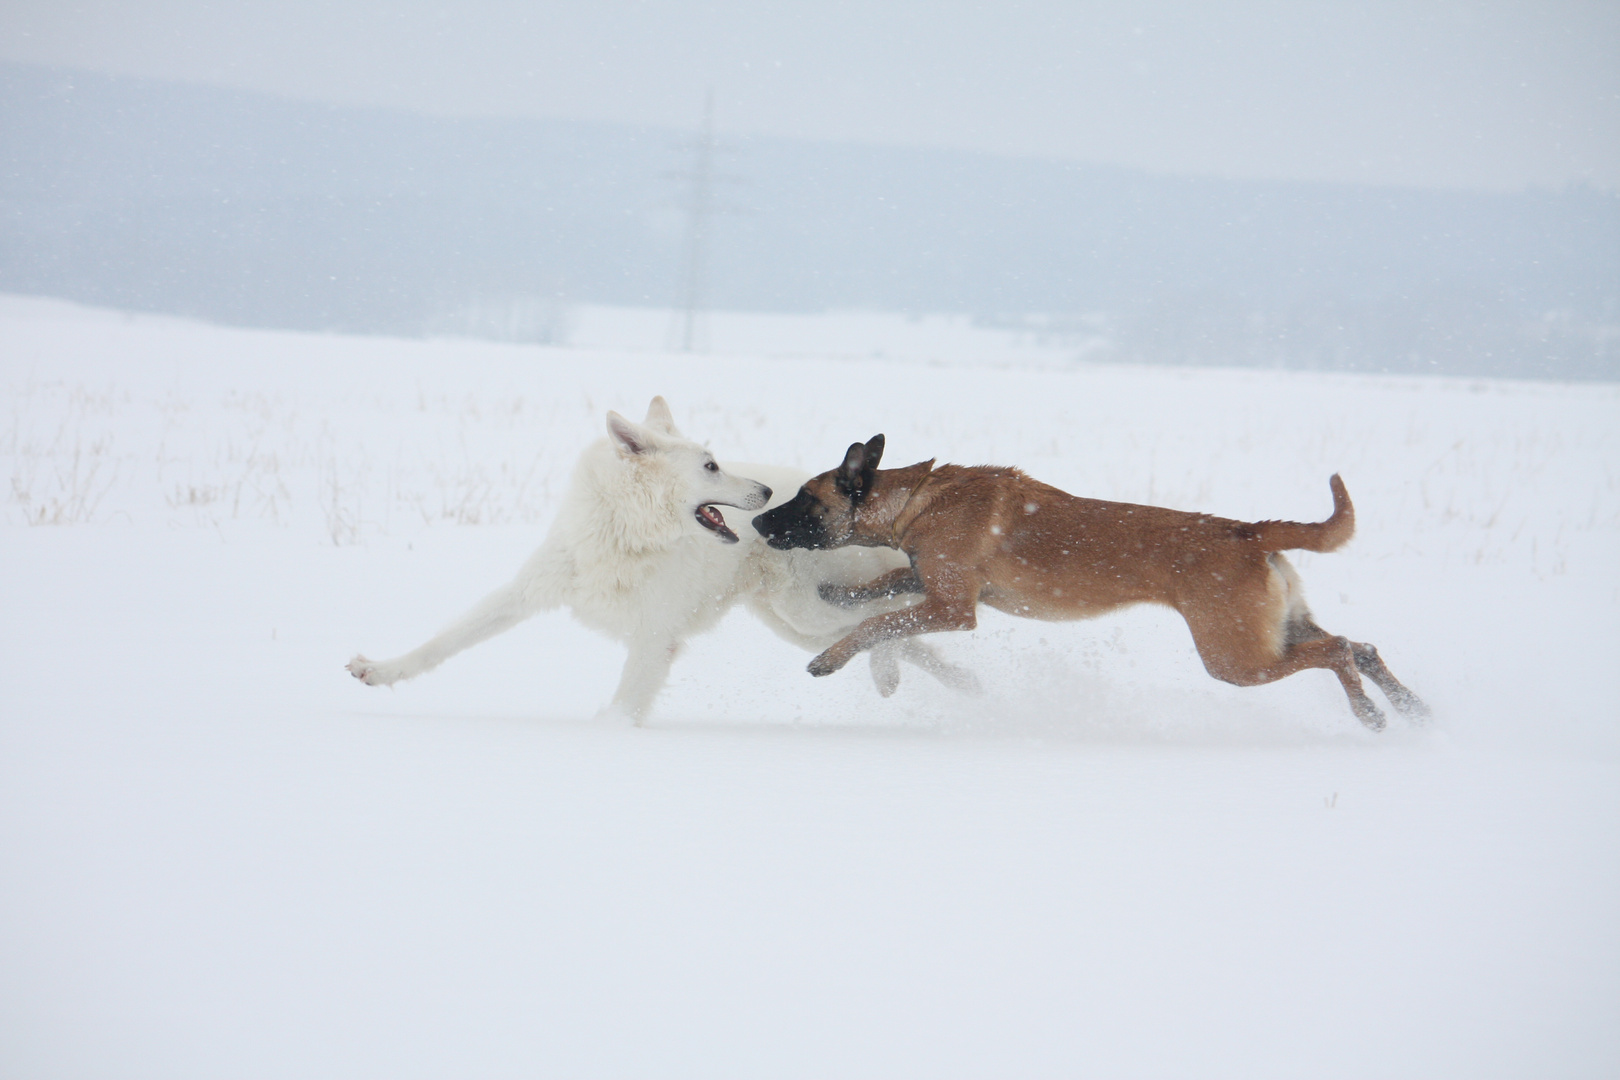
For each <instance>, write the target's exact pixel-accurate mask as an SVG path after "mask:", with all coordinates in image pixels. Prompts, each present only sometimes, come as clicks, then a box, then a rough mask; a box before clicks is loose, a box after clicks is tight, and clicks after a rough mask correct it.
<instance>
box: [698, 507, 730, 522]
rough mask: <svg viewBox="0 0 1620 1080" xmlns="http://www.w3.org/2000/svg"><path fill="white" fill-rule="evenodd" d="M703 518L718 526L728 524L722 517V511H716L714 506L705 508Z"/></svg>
mask: <svg viewBox="0 0 1620 1080" xmlns="http://www.w3.org/2000/svg"><path fill="white" fill-rule="evenodd" d="M703 516H704V517H706V518H708V519H709V520H710V521H712V522H714V523H715V524H716V525H724V524H725V523H726V519H725V518H723V517H721V516H720V511H718V510H716V509H715V508H714V507H712V506H705V507H704V508H703Z"/></svg>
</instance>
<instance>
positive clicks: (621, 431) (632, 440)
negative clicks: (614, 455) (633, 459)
mask: <svg viewBox="0 0 1620 1080" xmlns="http://www.w3.org/2000/svg"><path fill="white" fill-rule="evenodd" d="M607 429H608V435H609V436H610V437H611V438H612V439H613V441H614V443H615V444H616V445H617V446H618V448H619V452H620V453H623V454H645V453H646V452H647V451H648V450H650V449H651V448H652V432H650V431H648V430H647V429H646V428H644V427H642V426H641V425H640V424H632V423H631V422H630V421H628V420H626V419H625V418H624V417H622V416H620V415H619V414H618V413H616V412H612V411H611V410H610V411H609V412H608V416H607Z"/></svg>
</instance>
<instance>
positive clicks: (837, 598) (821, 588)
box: [816, 581, 860, 608]
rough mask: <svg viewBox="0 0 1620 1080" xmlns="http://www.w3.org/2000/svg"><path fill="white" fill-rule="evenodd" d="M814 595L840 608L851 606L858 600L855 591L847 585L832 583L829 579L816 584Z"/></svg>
mask: <svg viewBox="0 0 1620 1080" xmlns="http://www.w3.org/2000/svg"><path fill="white" fill-rule="evenodd" d="M816 595H817V596H819V597H821V599H822V600H823V601H825V602H826V603H829V604H832V605H834V606H836V607H841V608H852V607H854V606H855V605H856V604H858V603H859V602H860V600H859V598H858V597H857V596H856V595H855V591H854V590H853V589H851V588H850V587H849V586H847V585H834V584H833V583H832V582H830V581H823V582H822V583H821V584H820V585H817V586H816Z"/></svg>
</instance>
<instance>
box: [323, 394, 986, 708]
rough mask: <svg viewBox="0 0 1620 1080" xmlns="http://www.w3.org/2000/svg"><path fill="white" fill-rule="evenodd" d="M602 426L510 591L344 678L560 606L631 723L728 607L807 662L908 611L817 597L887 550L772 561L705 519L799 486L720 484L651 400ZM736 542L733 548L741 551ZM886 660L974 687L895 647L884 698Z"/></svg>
mask: <svg viewBox="0 0 1620 1080" xmlns="http://www.w3.org/2000/svg"><path fill="white" fill-rule="evenodd" d="M607 427H608V435H609V438H607V439H604V440H601V441H600V442H597V443H595V444H594V445H592V446H591V447H590V448H588V449H587V450H586V451H585V453H584V454H583V455H581V457H580V460H579V464H578V466H577V467H576V468H575V471H574V479H573V483H572V485H571V486H570V488H569V490H568V493H567V494H566V495H565V496H564V497H563V504H562V507H561V509H560V510H559V512H558V514H557V520H556V522H555V524H553V525H552V527H551V532H550V533H549V534H548V535H547V536H546V539H545V542H544V543H543V544H542V545H541V546H540V549H539V550H538V551H536V552H535V553H534V554H533V555H532V556H530V557H529V560H528V562H526V563H525V564H524V565H523V568H522V569H521V570H519V571H518V573H517V576H516V577H515V578H513V579H512V580H511V581H510V582H509V583H507V584H506V585H504V586H503V587H501V588H499V589H497V590H495V591H494V592H493V593H490V594H489V595H488V596H486V597H485V598H484V599H483V600H481V601H479V602H478V604H476V605H475V606H474V607H473V608H472V610H470V611H468V612H467V613H466V614H465V615H463V616H462V617H461V618H459V619H457V620H456V621H455V622H454V623H452V624H450V626H448V627H446V628H445V630H444V631H443V632H441V633H440V634H439V635H438V636H437V637H434V638H433V639H432V640H430V641H428V642H426V643H424V644H423V645H421V646H419V647H417V648H416V649H413V650H411V651H410V652H408V653H406V654H405V655H403V656H400V657H397V658H395V659H393V660H367V659H366V658H365V657H364V656H356V657H355V658H354V659H353V660H351V661H349V672H350V673H351V674H352V675H354V677H355V678H357V679H359V680H361V681H362V682H365V683H367V684H369V685H372V686H389V685H392V684H393V683H395V682H398V681H399V680H401V679H409V678H413V677H415V676H417V675H420V674H422V673H423V672H424V671H430V670H432V669H433V668H435V667H438V666H439V665H440V664H441V663H443V662H444V661H445V660H448V659H449V658H450V657H452V656H454V655H455V654H456V653H458V652H460V651H461V650H463V649H465V648H467V647H469V646H471V645H476V644H478V643H479V642H480V641H484V640H486V639H488V638H491V637H494V636H495V635H496V634H499V633H502V632H503V631H505V630H509V629H511V628H512V627H513V626H516V625H517V624H518V623H520V622H522V621H523V620H524V619H527V618H528V617H529V616H531V615H534V614H536V613H538V612H541V611H547V610H550V609H552V608H555V607H559V606H563V605H566V606H567V607H569V608H571V609H572V610H573V613H574V615H575V616H576V617H577V618H578V619H579V620H580V621H581V622H583V623H584V624H585V625H586V626H589V627H591V628H592V629H595V630H600V631H602V632H603V633H605V634H607V635H608V636H609V637H613V638H616V639H618V640H619V641H623V642H624V643H625V644H626V645H628V646H629V648H630V655H629V657H628V658H626V660H625V662H624V672H623V674H622V675H621V676H620V678H619V688H618V690H617V691H615V692H614V695H613V701H612V703H611V704H610V705H609V706H607V708H606V709H605V710H604V711H605V712H608V713H611V714H616V715H619V716H624V717H628V718H629V719H632V720H634V721H635V722H637V723H640V722H641V720H642V719H643V718H645V717H646V715H647V712H648V710H649V709H650V708H651V707H652V703H653V699H654V698H655V697H656V696H657V694H658V691H659V690H660V689H661V688H662V687H663V685H664V681H665V680H666V679H667V678H668V677H669V668H670V664H671V663H672V662H673V661H674V659H675V654H676V653H677V652H678V651H679V649H680V647H681V644H682V643H683V642H684V641H685V640H686V639H687V638H689V637H691V636H692V635H694V634H698V633H702V632H703V631H705V630H708V629H710V628H712V627H713V626H714V625H715V624H716V623H718V622H719V621H720V619H721V618H722V617H723V616H724V615H725V613H726V612H727V611H728V610H729V609H730V608H731V607H732V605H734V604H735V603H737V602H738V601H739V600H742V601H745V602H746V603H747V604H748V606H749V607H750V608H751V609H752V610H753V611H754V613H755V614H757V615H758V616H759V617H760V618H761V619H763V620H764V621H765V623H766V624H767V625H768V626H770V627H771V629H772V630H774V631H776V632H777V633H778V634H779V635H781V636H782V637H784V638H786V639H787V640H789V641H791V642H793V643H794V644H797V645H800V646H802V647H803V648H805V649H808V650H810V651H811V652H819V651H820V650H822V649H825V648H826V647H827V646H829V645H831V644H832V643H833V642H834V641H837V640H838V639H839V638H841V637H842V636H843V635H845V634H847V633H848V632H849V631H851V630H852V629H854V628H855V626H856V625H857V624H859V623H860V621H861V620H862V619H863V618H865V617H866V616H867V615H872V614H876V613H879V612H881V611H884V610H889V609H892V608H895V607H901V606H904V605H905V604H906V603H909V602H912V600H913V599H914V598H911V597H903V598H895V599H892V600H882V601H877V602H875V603H873V604H869V605H866V606H865V608H864V610H861V611H859V612H854V611H850V610H847V609H844V608H839V607H835V606H834V605H832V604H828V603H826V602H824V601H823V600H822V599H821V598H820V595H819V594H818V592H817V589H818V587H819V586H820V585H822V584H823V583H828V584H833V585H848V586H854V585H859V584H864V583H866V582H869V581H871V580H872V579H873V578H875V577H877V576H878V575H880V574H883V573H886V572H888V571H889V570H893V569H895V568H897V567H899V566H903V565H905V557H904V556H903V555H900V554H899V553H898V552H895V551H891V550H889V549H887V548H853V547H851V548H840V549H838V550H835V551H813V552H812V551H777V550H774V549H772V548H771V547H769V546H768V545H766V544H765V543H764V542H763V541H762V540H761V539H760V538H759V536H758V535H757V534H756V532H755V530H754V529H751V528H747V527H746V525H747V522H746V521H738V522H737V525H738V526H739V528H737V529H733V527H732V526H731V525H730V524H728V523H727V521H726V519H725V516H724V515H723V514H722V513H721V512H720V511H719V510H718V509H717V507H721V506H726V507H733V508H735V510H734V511H733V513H734V514H735V512H736V511H746V512H748V514H749V516H752V513H753V512H754V511H758V510H762V509H764V508H765V507H767V506H769V505H773V503H772V502H771V500H772V497H773V495H774V496H775V498H776V501H777V502H781V501H783V500H785V499H787V498H790V497H792V495H793V494H794V493H795V492H796V491H798V489H799V485H800V484H801V483H803V482H804V481H805V480H807V479H809V474H808V473H800V472H796V471H794V470H791V469H780V468H775V467H769V466H743V467H742V468H745V469H746V470H747V472H748V475H749V476H750V477H754V476H757V477H759V478H760V479H759V480H756V479H744V478H743V477H741V476H733V475H731V474H730V473H728V472H727V471H726V470H725V469H723V468H721V467H720V465H719V463H718V462H716V461H715V459H714V456H713V455H712V454H710V453H709V451H708V450H706V449H705V448H704V447H702V446H700V445H698V444H697V443H695V442H692V441H691V440H689V439H687V438H685V437H684V436H682V435H681V433H680V432H678V431H676V430H675V422H674V419H673V417H672V416H671V415H670V411H669V406H668V405H667V404H665V403H664V399H663V398H661V397H657V398H653V400H652V405H651V406H650V407H649V408H648V410H647V419H646V420H645V421H644V422H643V423H641V424H634V423H631V422H630V421H629V420H626V419H625V418H624V417H622V416H620V415H619V414H618V413H614V412H610V413H608V415H607ZM761 480H763V481H765V482H763V483H762V482H760V481H761ZM767 484H768V485H769V486H767ZM739 532H740V533H741V534H742V536H743V537H746V538H747V539H746V540H744V541H742V542H741V543H739V539H740V537H739V535H738V534H739ZM897 656H899V657H903V658H904V659H906V660H908V661H910V662H912V663H914V664H917V665H918V666H919V667H922V668H923V669H924V670H926V671H929V672H930V673H931V674H933V675H934V676H936V677H937V678H939V679H940V680H941V681H942V682H945V683H946V684H948V685H952V686H956V687H958V688H962V689H971V688H972V687H973V685H974V684H975V680H974V679H973V676H972V675H971V673H969V672H966V671H964V670H962V669H961V668H958V667H956V666H955V665H952V664H948V663H946V662H944V661H943V660H941V659H940V658H939V657H938V656H937V655H936V654H935V653H934V652H933V651H932V649H930V648H929V647H928V646H927V645H924V644H922V643H920V642H917V641H916V640H915V639H906V640H905V641H903V642H896V643H895V645H894V646H892V647H889V648H886V649H882V650H874V651H873V654H872V677H873V679H874V680H875V681H876V682H877V684H878V689H879V690H880V691H881V692H882V693H883V694H884V696H885V697H886V696H888V695H889V694H891V693H893V692H894V689H895V687H896V686H898V685H899V680H900V671H899V665H898V663H897V662H896V657H897Z"/></svg>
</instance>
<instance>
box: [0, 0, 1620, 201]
mask: <svg viewBox="0 0 1620 1080" xmlns="http://www.w3.org/2000/svg"><path fill="white" fill-rule="evenodd" d="M0 57H3V58H5V59H9V60H20V61H27V62H32V63H45V64H59V65H67V66H74V67H82V68H89V69H92V70H96V71H102V72H114V73H126V74H138V75H148V76H157V77H163V78H174V79H184V80H190V81H197V82H206V83H213V84H218V85H225V86H234V87H244V88H249V89H256V90H268V91H273V92H276V93H280V94H286V95H292V96H297V97H302V98H308V99H311V100H317V101H325V102H333V103H341V104H364V105H387V106H395V107H399V108H404V109H411V110H416V111H423V112H432V113H441V114H457V115H496V116H542V117H556V118H565V119H581V120H620V121H629V122H632V123H642V124H656V125H667V126H687V127H689V126H693V125H695V124H696V122H697V119H698V117H699V115H700V113H701V110H702V101H703V95H704V90H705V88H706V87H712V88H713V90H714V93H715V98H716V108H717V120H718V123H719V126H720V128H721V130H722V132H723V133H724V132H731V133H738V134H741V133H757V134H771V135H783V136H797V137H806V138H817V139H840V140H843V139H849V140H859V141H864V142H874V143H888V144H901V145H925V146H937V147H954V148H960V149H968V150H986V151H993V152H998V153H1012V154H1029V155H1040V156H1045V157H1058V158H1067V159H1074V160H1081V161H1092V162H1101V163H1110V164H1119V165H1132V166H1141V167H1145V168H1149V169H1153V170H1157V171H1163V172H1180V173H1197V174H1212V175H1222V176H1237V177H1257V178H1290V179H1323V180H1341V181H1369V182H1374V183H1386V184H1415V185H1422V186H1441V187H1465V188H1490V189H1516V188H1520V187H1523V186H1525V185H1544V186H1559V185H1563V184H1566V183H1570V182H1581V181H1585V182H1590V183H1595V184H1598V185H1601V186H1603V187H1608V188H1615V187H1620V3H1616V2H1614V0H1608V2H1599V3H1592V2H1568V0H1540V2H1530V3H1524V2H1503V3H1495V2H1480V3H1466V4H1464V3H1439V2H1433V0H1404V2H1384V0H1357V2H1353V3H1352V2H1346V3H1320V2H1314V0H1286V2H1271V0H1240V2H1220V3H1217V2H1209V3H1198V2H1164V3H1141V4H1123V3H1081V2H1078V0H1068V2H1062V3H983V4H964V3H956V2H953V0H864V2H858V3H845V2H843V0H811V2H805V3H776V2H767V0H738V2H733V0H720V2H714V3H681V2H677V0H646V2H637V0H578V2H570V3H547V2H530V3H507V2H501V0H455V2H454V3H449V2H443V3H420V2H410V0H389V2H383V0H269V2H252V0H223V2H208V0H144V2H140V3H129V2H125V3H118V2H112V0H89V2H76V0H5V3H3V4H0Z"/></svg>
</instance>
